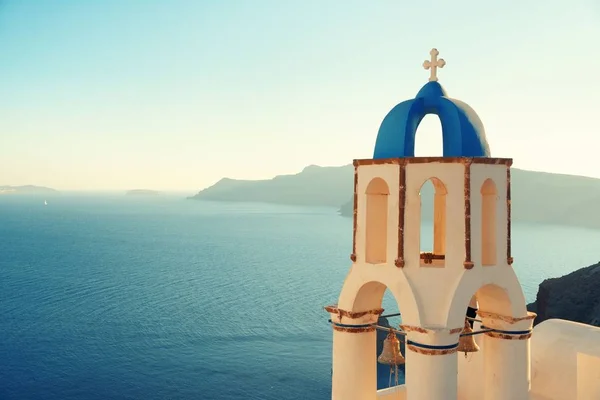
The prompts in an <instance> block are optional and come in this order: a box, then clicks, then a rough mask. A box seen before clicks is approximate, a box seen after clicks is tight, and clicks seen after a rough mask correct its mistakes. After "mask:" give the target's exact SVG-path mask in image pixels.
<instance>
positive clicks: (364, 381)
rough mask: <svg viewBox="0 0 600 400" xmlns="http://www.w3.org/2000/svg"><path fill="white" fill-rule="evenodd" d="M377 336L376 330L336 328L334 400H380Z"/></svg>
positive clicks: (333, 379) (332, 394)
mask: <svg viewBox="0 0 600 400" xmlns="http://www.w3.org/2000/svg"><path fill="white" fill-rule="evenodd" d="M376 350H377V333H376V331H375V328H374V327H364V326H362V327H361V326H357V327H348V326H343V327H342V326H339V325H335V324H334V326H333V375H332V378H331V379H332V380H331V398H332V400H349V399H356V400H375V399H376V398H377V354H376Z"/></svg>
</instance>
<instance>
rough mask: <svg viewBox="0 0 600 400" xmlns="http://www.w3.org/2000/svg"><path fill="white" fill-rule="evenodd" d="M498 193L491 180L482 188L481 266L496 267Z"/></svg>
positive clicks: (484, 183) (486, 181) (487, 180)
mask: <svg viewBox="0 0 600 400" xmlns="http://www.w3.org/2000/svg"><path fill="white" fill-rule="evenodd" d="M497 198H498V191H497V190H496V184H495V183H494V181H493V180H491V179H486V180H485V182H483V185H482V186H481V264H482V265H486V266H489V265H496V262H497V261H496V260H497V259H496V243H497V242H496V209H497V205H496V199H497Z"/></svg>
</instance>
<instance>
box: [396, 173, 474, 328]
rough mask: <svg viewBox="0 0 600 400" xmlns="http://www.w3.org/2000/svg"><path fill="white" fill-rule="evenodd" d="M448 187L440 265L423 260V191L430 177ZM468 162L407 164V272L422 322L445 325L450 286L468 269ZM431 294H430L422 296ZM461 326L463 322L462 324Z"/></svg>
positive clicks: (430, 324) (405, 246) (428, 324)
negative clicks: (465, 217)
mask: <svg viewBox="0 0 600 400" xmlns="http://www.w3.org/2000/svg"><path fill="white" fill-rule="evenodd" d="M432 177H435V178H437V179H439V180H440V181H441V182H442V183H443V184H444V186H445V187H446V191H447V195H446V238H445V240H446V254H445V260H444V262H443V264H442V267H441V268H440V267H439V265H437V266H436V265H425V264H423V263H422V262H421V259H420V252H421V246H420V229H421V226H420V225H421V205H420V198H419V191H420V189H421V186H422V185H423V184H424V183H425V182H426V181H427V180H428V179H430V178H432ZM464 227H465V223H464V165H463V164H461V163H418V164H408V165H406V213H405V235H404V237H405V241H404V254H405V259H406V266H405V267H404V271H405V273H406V276H407V278H408V280H409V281H410V284H411V286H412V288H413V290H414V292H415V297H416V299H417V302H418V303H419V306H420V309H421V310H422V314H421V323H422V324H424V325H426V326H443V325H444V321H445V315H444V313H445V310H446V307H445V303H446V302H447V301H448V300H449V296H450V292H449V290H450V288H451V287H453V286H454V285H455V284H453V283H452V282H455V281H457V280H458V279H459V278H460V276H461V275H462V273H463V271H464V267H463V262H464V259H465V246H464V237H465V229H464ZM420 294H427V296H420ZM459 326H461V325H459Z"/></svg>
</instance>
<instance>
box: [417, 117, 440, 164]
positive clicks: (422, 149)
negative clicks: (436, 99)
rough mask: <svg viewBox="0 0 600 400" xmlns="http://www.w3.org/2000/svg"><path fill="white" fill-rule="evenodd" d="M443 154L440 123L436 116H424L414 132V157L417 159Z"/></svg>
mask: <svg viewBox="0 0 600 400" xmlns="http://www.w3.org/2000/svg"><path fill="white" fill-rule="evenodd" d="M443 154H444V135H443V130H442V121H441V120H440V118H439V117H438V116H437V115H436V114H426V115H425V116H424V117H423V119H422V120H421V121H420V122H419V124H418V126H417V129H416V131H415V143H414V155H415V156H417V157H428V156H436V157H438V156H439V157H441V156H443Z"/></svg>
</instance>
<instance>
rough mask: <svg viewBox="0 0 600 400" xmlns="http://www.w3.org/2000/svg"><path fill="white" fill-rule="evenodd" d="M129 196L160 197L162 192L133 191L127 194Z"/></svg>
mask: <svg viewBox="0 0 600 400" xmlns="http://www.w3.org/2000/svg"><path fill="white" fill-rule="evenodd" d="M125 194H126V195H127V196H158V195H159V194H160V192H158V191H156V190H149V189H133V190H128V191H127V193H125Z"/></svg>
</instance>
